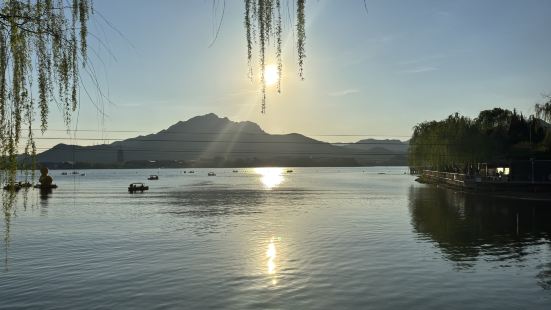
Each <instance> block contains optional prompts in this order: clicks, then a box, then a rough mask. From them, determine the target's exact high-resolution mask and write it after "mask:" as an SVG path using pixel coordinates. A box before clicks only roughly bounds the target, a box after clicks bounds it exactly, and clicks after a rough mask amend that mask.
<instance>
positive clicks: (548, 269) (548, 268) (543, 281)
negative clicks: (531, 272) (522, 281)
mask: <svg viewBox="0 0 551 310" xmlns="http://www.w3.org/2000/svg"><path fill="white" fill-rule="evenodd" d="M538 269H541V271H540V272H539V273H538V275H537V276H536V277H537V278H538V284H539V285H540V286H541V287H543V288H544V289H546V290H551V263H547V264H545V265H540V266H538Z"/></svg>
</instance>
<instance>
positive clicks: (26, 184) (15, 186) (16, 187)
mask: <svg viewBox="0 0 551 310" xmlns="http://www.w3.org/2000/svg"><path fill="white" fill-rule="evenodd" d="M32 186H33V185H32V184H31V183H29V182H16V183H14V184H7V185H5V186H4V190H7V191H10V190H14V191H16V192H17V191H19V190H20V189H22V188H30V187H32Z"/></svg>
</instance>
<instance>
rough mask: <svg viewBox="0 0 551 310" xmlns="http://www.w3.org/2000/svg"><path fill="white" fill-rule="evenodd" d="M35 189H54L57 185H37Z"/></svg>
mask: <svg viewBox="0 0 551 310" xmlns="http://www.w3.org/2000/svg"><path fill="white" fill-rule="evenodd" d="M34 188H38V189H41V190H42V189H54V188H57V185H55V184H50V185H42V184H36V185H35V186H34Z"/></svg>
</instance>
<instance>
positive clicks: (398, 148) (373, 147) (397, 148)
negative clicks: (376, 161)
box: [336, 139, 409, 154]
mask: <svg viewBox="0 0 551 310" xmlns="http://www.w3.org/2000/svg"><path fill="white" fill-rule="evenodd" d="M336 145H341V146H343V147H345V148H349V149H356V150H363V151H377V152H380V153H382V152H386V153H393V154H407V152H408V149H409V142H408V141H400V140H397V139H384V140H377V139H365V140H360V141H358V142H356V143H352V144H349V143H347V144H338V143H337V144H336Z"/></svg>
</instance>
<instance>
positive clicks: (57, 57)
mask: <svg viewBox="0 0 551 310" xmlns="http://www.w3.org/2000/svg"><path fill="white" fill-rule="evenodd" d="M92 13H93V8H92V5H91V3H90V0H72V1H71V0H3V1H2V3H1V4H0V158H1V162H0V168H1V171H2V172H3V173H2V179H3V180H2V181H8V182H13V181H14V180H15V172H16V169H17V154H18V153H19V152H18V151H19V147H20V142H21V140H22V133H23V132H24V131H25V129H26V132H27V136H26V143H25V148H24V153H25V154H27V155H30V156H32V157H33V158H34V155H35V154H36V147H35V143H34V138H33V131H34V130H35V128H34V124H35V116H36V115H37V114H38V115H39V122H38V124H39V126H40V130H41V131H42V132H44V131H46V129H47V127H48V113H49V104H50V103H52V102H55V103H57V105H58V107H59V108H60V110H61V111H63V116H64V119H65V122H66V123H67V124H68V123H69V122H70V119H71V114H72V112H73V111H75V110H76V108H77V106H78V97H79V87H78V86H79V70H80V69H81V68H82V67H84V66H85V65H86V62H87V57H86V55H87V40H86V37H87V34H88V28H87V23H88V19H89V16H90V14H92ZM2 183H3V182H2Z"/></svg>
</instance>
